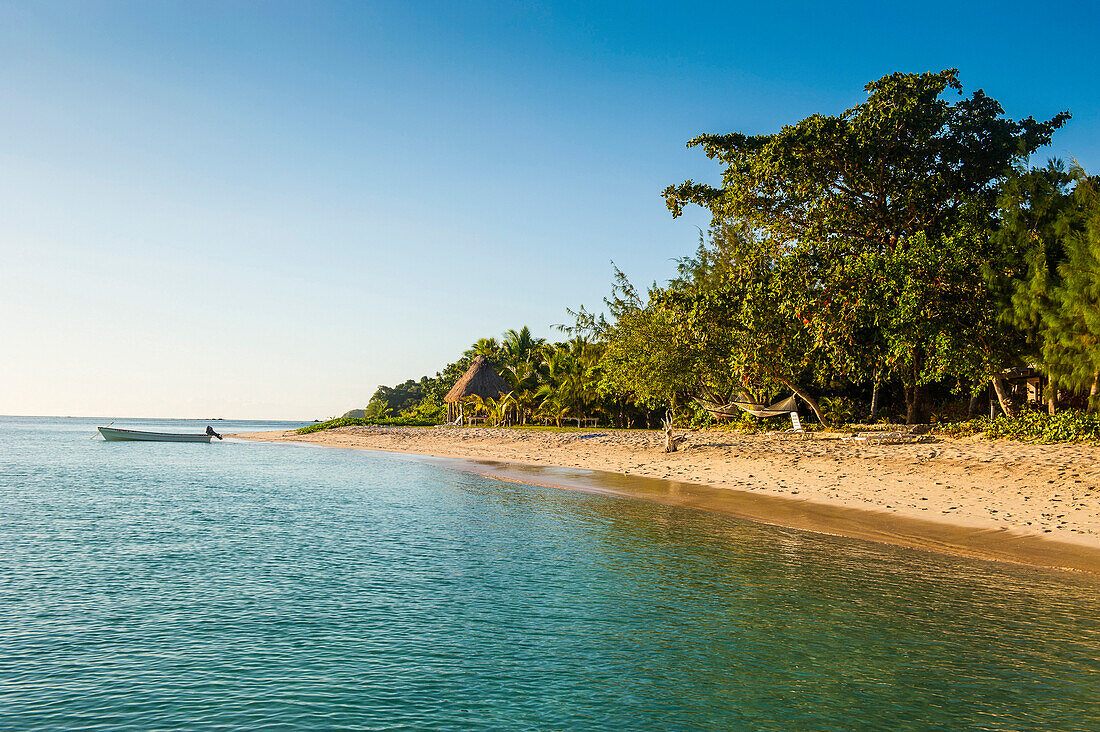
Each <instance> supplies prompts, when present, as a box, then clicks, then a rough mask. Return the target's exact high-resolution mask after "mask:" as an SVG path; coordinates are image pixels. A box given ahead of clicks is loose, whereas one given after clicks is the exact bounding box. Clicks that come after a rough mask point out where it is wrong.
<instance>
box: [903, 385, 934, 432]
mask: <svg viewBox="0 0 1100 732" xmlns="http://www.w3.org/2000/svg"><path fill="white" fill-rule="evenodd" d="M907 391H908V393H907V394H906V399H905V423H906V424H928V421H929V418H930V416H931V414H930V412H931V410H930V409H929V406H928V386H927V385H924V384H914V385H913V386H911V387H909V389H908V390H907Z"/></svg>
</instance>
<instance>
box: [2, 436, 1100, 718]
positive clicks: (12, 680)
mask: <svg viewBox="0 0 1100 732" xmlns="http://www.w3.org/2000/svg"><path fill="white" fill-rule="evenodd" d="M99 422H102V420H71V419H32V418H0V728H6V729H83V730H97V729H104V730H105V729H155V728H161V729H163V728H171V729H195V730H199V729H219V728H221V729H241V728H251V729H256V728H264V729H279V728H288V729H289V728H318V729H331V728H355V729H414V728H415V729H422V728H434V729H477V728H484V729H501V728H504V729H577V728H618V729H686V728H693V729H699V728H701V729H730V728H743V729H765V730H768V729H774V730H786V729H837V730H847V729H964V728H971V729H1068V730H1072V729H1079V730H1095V729H1100V582H1098V581H1097V580H1096V579H1095V578H1090V577H1085V576H1077V575H1073V574H1069V573H1060V572H1052V571H1042V570H1029V569H1024V568H1019V567H1014V566H1012V565H1000V564H995V563H984V562H977V561H970V560H963V559H957V558H952V557H946V556H940V555H935V554H929V553H923V552H917V551H911V550H904V549H895V548H890V547H887V546H882V545H876V544H870V543H863V542H858V541H850V540H841V539H836V538H832V537H825V536H818V535H814V534H808V533H801V532H797V531H793V530H785V529H779V528H775V527H767V526H761V525H758V524H753V523H749V522H743V521H736V520H732V519H728V518H723V517H720V516H713V515H710V514H705V513H698V512H694V511H691V510H688V509H682V508H674V507H666V506H660V505H655V504H649V503H644V502H635V501H626V500H620V499H615V498H608V497H605V496H597V495H586V494H582V493H576V492H568V491H560V490H556V489H551V488H539V487H535V486H527V485H515V484H510V483H503V482H499V481H495V480H491V479H487V478H482V477H478V476H472V475H466V474H462V473H457V472H452V471H449V470H447V469H444V468H441V467H439V466H437V465H433V464H429V463H424V462H420V461H417V460H415V459H411V458H405V457H400V456H393V455H386V454H378V453H370V452H358V451H342V450H323V449H317V448H309V447H295V446H287V445H269V444H257V443H241V442H230V441H227V442H223V443H215V444H212V445H201V444H200V445H186V444H165V443H106V442H103V441H101V440H98V439H95V440H92V439H89V438H90V437H92V436H93V435H94V427H95V425H96V424H97V423H99ZM212 424H214V425H215V429H218V430H219V431H225V432H229V431H244V430H260V429H265V428H267V429H275V428H279V427H280V426H281V425H272V424H262V423H248V424H241V423H212ZM116 426H123V427H126V426H135V427H137V428H141V426H146V427H150V428H161V429H168V430H178V431H185V430H188V429H194V428H195V427H196V426H197V427H198V428H199V429H201V428H203V427H205V423H191V424H187V423H182V422H177V423H164V422H145V423H142V424H138V423H136V422H131V421H123V420H119V421H117V422H116Z"/></svg>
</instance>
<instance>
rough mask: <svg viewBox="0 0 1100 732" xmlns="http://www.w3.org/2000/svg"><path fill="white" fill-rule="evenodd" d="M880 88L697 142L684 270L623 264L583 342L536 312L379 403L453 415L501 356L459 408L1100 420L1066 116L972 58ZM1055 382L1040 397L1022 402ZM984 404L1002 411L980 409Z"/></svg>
mask: <svg viewBox="0 0 1100 732" xmlns="http://www.w3.org/2000/svg"><path fill="white" fill-rule="evenodd" d="M865 90H866V98H865V99H864V100H863V101H862V102H861V103H859V104H857V105H856V106H854V107H852V108H851V109H848V110H846V111H843V112H840V113H839V114H835V115H825V114H815V115H812V116H810V117H807V118H806V119H803V120H800V121H797V122H794V123H792V124H790V125H787V126H784V127H782V128H781V129H780V130H779V131H777V132H774V133H771V134H759V135H751V134H745V133H740V132H734V133H726V134H704V135H700V136H698V137H696V138H694V139H693V140H691V141H689V142H688V146H689V147H697V148H700V149H702V151H703V152H704V153H705V154H706V155H707V156H708V157H709V158H710V159H712V160H714V161H716V162H717V163H718V164H719V166H720V167H721V174H722V178H721V184H720V185H708V184H702V183H696V182H694V181H691V180H688V181H686V182H683V183H681V184H678V185H672V186H669V187H668V188H666V189H665V190H664V197H665V203H666V205H667V207H668V208H669V210H670V211H671V213H672V214H673V216H678V215H680V214H681V213H682V212H683V210H684V209H685V207H687V206H700V207H702V208H703V209H705V210H706V211H707V212H708V213H709V214H710V217H711V223H710V225H709V227H708V228H707V230H706V231H705V232H701V234H700V239H699V243H698V246H697V247H696V249H695V251H694V252H692V253H691V254H689V255H687V256H683V257H681V258H679V259H678V260H677V269H676V273H675V275H674V276H673V277H672V278H671V279H669V280H668V281H667V282H664V283H653V284H652V285H651V286H649V287H648V288H638V287H636V286H635V285H634V284H633V283H632V282H631V281H630V280H629V279H628V278H627V276H626V275H625V274H624V273H623V272H622V271H620V270H619V269H618V268H617V267H615V266H614V264H613V265H612V278H611V285H610V294H609V296H608V297H606V298H605V299H604V302H603V307H602V308H600V309H598V310H595V311H592V310H588V309H586V308H584V307H580V308H577V309H575V310H567V312H568V313H569V315H570V318H571V321H572V322H570V323H567V324H565V325H563V326H559V327H560V328H561V330H562V331H563V332H564V333H565V334H566V336H567V339H566V340H563V341H558V342H551V341H549V340H547V339H544V338H538V337H535V336H534V334H533V333H532V332H531V330H530V329H529V328H527V327H526V326H524V327H521V328H517V329H509V330H506V331H504V332H503V334H502V335H501V336H500V337H499V338H497V337H483V338H479V339H477V340H476V341H474V342H473V343H472V345H471V346H470V348H468V349H467V350H466V351H465V352H464V353H463V354H461V356H460V358H458V359H457V360H456V361H455V362H453V363H450V364H448V365H446V366H445V367H444V368H443V369H442V370H441V371H439V372H438V373H437V374H436V375H435V376H434V377H427V376H425V377H422V378H421V379H420V380H419V381H414V380H409V381H407V382H405V383H404V384H401V385H398V386H395V387H386V386H380V387H379V388H378V390H377V391H376V392H375V394H374V395H373V396H372V398H371V400H370V402H369V403H368V405H367V408H366V410H365V414H366V415H367V417H368V418H370V419H374V420H386V419H394V418H395V417H394V416H393V415H397V417H396V418H397V419H407V420H420V421H431V420H433V419H434V420H441V419H442V417H443V415H444V414H445V405H444V402H443V398H444V396H445V395H446V394H447V393H448V392H449V391H450V389H451V388H452V387H453V386H454V384H455V383H456V382H457V381H458V380H459V379H460V378H461V377H462V375H463V374H464V373H465V372H466V370H467V369H468V368H469V367H470V365H471V363H472V362H473V359H474V358H475V357H477V356H483V357H485V358H486V359H487V360H488V362H489V363H490V364H491V365H492V367H493V369H494V370H495V371H496V372H497V373H498V374H499V375H500V376H501V377H502V379H503V381H504V382H505V383H506V384H507V387H508V391H507V392H506V393H502V394H501V396H500V398H498V399H485V398H482V397H473V396H471V397H470V398H469V399H468V400H467V403H466V404H465V405H464V406H466V407H467V412H466V414H468V415H474V416H477V417H478V418H480V420H479V421H483V422H484V423H486V424H492V425H497V426H508V425H518V426H523V425H535V424H541V425H556V426H561V425H565V424H569V423H570V421H571V420H577V421H578V424H580V423H584V422H585V421H591V420H596V421H598V423H599V424H601V425H614V426H618V427H624V428H626V427H644V428H653V427H655V426H657V424H659V423H660V422H661V421H662V420H664V419H665V418H666V417H667V416H668V415H672V417H673V418H674V420H675V421H676V423H677V424H678V425H680V426H691V427H713V426H723V427H728V428H731V429H738V430H743V431H755V430H757V429H761V428H764V429H767V428H768V427H769V421H768V420H764V419H758V418H756V417H752V416H750V415H747V414H745V415H736V416H735V417H734V418H733V419H730V418H729V415H730V412H729V411H728V409H726V410H724V411H723V410H719V409H716V407H717V406H721V405H729V404H730V403H731V402H754V403H762V404H769V403H772V402H773V401H776V400H779V399H782V398H784V397H785V396H789V395H790V394H792V393H793V394H794V395H796V396H797V399H798V402H799V404H800V405H801V406H804V407H805V408H806V409H807V410H808V411H809V412H810V413H812V414H813V416H814V417H815V418H816V421H817V422H818V423H819V425H821V426H823V427H824V426H828V427H838V426H841V425H845V424H853V423H867V422H896V421H902V422H906V423H909V424H916V423H928V422H934V423H936V424H937V426H938V427H939V428H941V429H944V430H954V431H955V432H958V433H960V434H961V433H963V432H966V431H971V432H974V433H977V432H981V433H982V434H986V435H988V436H1003V437H1019V438H1026V439H1043V440H1056V439H1093V438H1092V437H1090V435H1093V434H1094V433H1093V426H1092V425H1093V424H1094V422H1093V415H1092V412H1095V411H1096V410H1100V194H1098V179H1097V177H1095V176H1090V175H1088V174H1087V173H1086V172H1085V171H1084V170H1083V169H1081V168H1080V167H1079V166H1076V165H1074V166H1071V167H1069V168H1068V169H1067V167H1066V166H1065V165H1064V164H1062V163H1060V162H1058V161H1052V162H1050V163H1048V164H1047V165H1046V166H1044V167H1038V168H1034V167H1031V158H1030V156H1031V155H1032V154H1033V153H1035V152H1036V151H1037V150H1038V149H1039V148H1041V147H1043V146H1044V145H1047V144H1049V143H1050V142H1051V140H1052V138H1053V136H1054V134H1055V133H1056V131H1057V130H1058V129H1060V128H1061V127H1062V126H1063V125H1064V124H1065V123H1066V122H1067V121H1068V120H1069V118H1070V117H1069V114H1068V112H1061V113H1059V114H1056V115H1054V116H1053V117H1050V118H1049V119H1046V120H1042V119H1039V120H1037V119H1035V118H1034V117H1026V118H1023V119H1018V120H1014V119H1010V118H1008V117H1006V116H1005V114H1004V110H1003V109H1002V107H1001V105H1000V104H999V103H998V102H997V101H996V100H995V99H992V98H991V97H989V96H987V95H986V94H985V93H984V92H982V91H981V90H978V91H974V92H972V93H970V94H969V95H964V94H963V87H962V84H961V82H960V80H959V78H958V73H957V71H956V70H954V69H947V70H944V71H940V72H936V73H920V74H908V73H894V74H889V75H887V76H884V77H882V78H881V79H878V80H876V81H873V82H871V83H869V84H868V85H867V86H866V88H865ZM1040 393H1041V394H1042V399H1043V400H1044V401H1045V402H1046V404H1045V406H1046V408H1047V412H1048V414H1046V415H1045V416H1039V415H1038V411H1037V410H1035V409H1028V408H1026V405H1025V403H1026V402H1028V401H1031V402H1034V401H1036V400H1037V399H1039V398H1040V397H1039V396H1038V395H1039V394H1040ZM985 405H988V406H989V407H990V412H991V415H992V412H993V410H994V409H995V410H996V411H997V412H999V413H1000V414H999V416H991V417H983V418H981V419H975V416H976V415H977V414H978V413H980V412H982V411H983V410H984V408H985ZM1059 410H1061V411H1059ZM1081 410H1084V411H1081ZM983 420H984V421H983Z"/></svg>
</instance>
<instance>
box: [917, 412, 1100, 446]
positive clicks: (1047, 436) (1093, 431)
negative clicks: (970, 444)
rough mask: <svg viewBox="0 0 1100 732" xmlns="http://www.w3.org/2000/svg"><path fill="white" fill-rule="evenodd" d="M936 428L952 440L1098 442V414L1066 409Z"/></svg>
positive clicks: (943, 425) (982, 419)
mask: <svg viewBox="0 0 1100 732" xmlns="http://www.w3.org/2000/svg"><path fill="white" fill-rule="evenodd" d="M936 429H937V430H938V431H940V432H942V433H944V434H947V435H951V436H954V437H966V436H970V435H977V434H982V435H984V436H985V437H988V438H990V439H1011V440H1030V441H1035V442H1083V441H1092V442H1096V441H1100V414H1090V413H1087V412H1082V411H1079V410H1075V409H1067V410H1063V411H1061V412H1058V413H1057V414H1054V415H1053V416H1052V415H1048V414H1047V413H1045V412H1039V411H1035V410H1030V409H1029V410H1024V411H1023V412H1021V413H1020V414H1018V415H1016V416H1015V417H1005V416H1003V415H1002V416H999V417H996V418H994V419H989V418H988V417H983V418H980V419H972V420H968V421H965V422H954V423H950V424H940V425H937V427H936Z"/></svg>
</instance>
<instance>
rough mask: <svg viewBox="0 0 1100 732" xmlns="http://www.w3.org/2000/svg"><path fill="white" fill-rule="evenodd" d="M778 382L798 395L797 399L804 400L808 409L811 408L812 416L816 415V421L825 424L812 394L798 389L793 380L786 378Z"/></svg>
mask: <svg viewBox="0 0 1100 732" xmlns="http://www.w3.org/2000/svg"><path fill="white" fill-rule="evenodd" d="M779 383H780V384H782V385H783V386H785V387H787V388H788V389H790V390H791V391H793V392H794V393H795V394H796V395H797V396H798V398H799V399H801V400H802V401H804V402H806V404H808V405H809V406H810V409H812V410H813V412H814V416H816V417H817V421H818V423H819V424H822V425H824V424H825V420H824V419H822V417H821V410H820V409H818V408H817V400H815V399H814V398H813V397H812V396H810V395H809V394H807V393H806V392H804V391H802V390H801V389H799V388H798V387H797V386H795V385H794V383H793V382H791V381H788V380H787V379H780V380H779Z"/></svg>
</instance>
